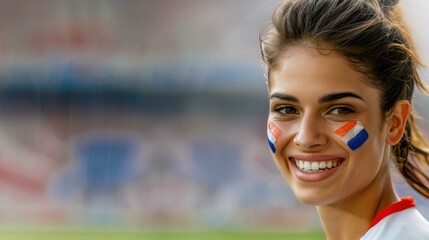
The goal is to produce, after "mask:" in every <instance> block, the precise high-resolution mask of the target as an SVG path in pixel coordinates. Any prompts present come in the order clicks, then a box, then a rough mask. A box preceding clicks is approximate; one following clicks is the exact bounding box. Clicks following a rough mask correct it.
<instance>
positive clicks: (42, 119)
mask: <svg viewBox="0 0 429 240" xmlns="http://www.w3.org/2000/svg"><path fill="white" fill-rule="evenodd" d="M278 2H279V1H276V0H264V1H262V0H218V1H209V0H181V1H174V0H162V1H155V0H141V1H138V0H123V1H114V0H103V1H101V0H91V1H85V0H70V1H66V0H58V1H54V0H37V1H36V0H34V1H30V0H27V1H24V0H23V1H13V0H9V1H5V0H2V1H0V54H1V56H2V57H1V58H0V119H1V120H0V229H2V230H1V231H0V236H3V238H5V239H36V235H37V234H35V232H38V234H41V233H43V232H44V231H46V230H55V231H54V233H52V234H54V235H51V238H52V239H59V238H58V236H57V235H55V233H58V231H59V232H62V235H61V237H63V239H69V238H65V237H66V236H69V237H70V239H73V238H79V239H90V237H91V236H92V235H91V236H89V237H88V238H84V237H83V236H81V235H79V237H76V235H73V234H77V232H79V231H97V232H98V234H99V235H100V236H98V235H97V234H95V233H94V232H93V234H95V235H97V236H98V237H100V238H104V239H106V238H105V237H106V236H104V235H103V234H104V231H107V232H108V231H112V230H114V231H116V230H117V231H128V232H129V234H128V235H127V236H128V238H127V237H125V236H122V235H121V237H117V238H116V239H137V238H141V237H142V236H141V235H138V236H135V235H134V232H135V231H137V232H140V231H142V232H143V233H146V234H147V235H145V236H146V238H145V239H193V238H191V237H190V236H188V235H186V232H193V231H196V232H201V231H208V232H210V234H208V235H205V238H204V239H241V238H244V237H245V238H246V239H253V238H255V236H256V237H258V236H259V235H254V234H250V235H246V232H248V231H250V232H255V231H257V232H259V231H261V232H264V233H266V234H268V233H271V234H272V235H269V236H270V239H280V237H281V238H282V239H322V238H323V235H321V234H320V231H321V226H320V223H319V220H318V217H317V214H316V213H315V211H314V209H313V207H309V206H305V205H303V204H301V203H300V202H298V201H297V200H296V198H295V197H294V195H293V193H292V192H291V191H290V189H289V188H288V186H287V185H286V184H285V183H284V182H283V180H282V178H281V176H280V173H279V172H278V171H277V169H276V167H275V165H274V163H273V161H272V160H271V158H270V156H269V151H268V148H267V146H266V144H265V142H266V140H265V139H266V136H265V121H266V116H267V106H268V100H267V93H266V86H265V79H264V76H263V70H262V67H261V65H260V60H259V49H258V32H259V29H260V28H261V26H262V25H263V23H264V22H266V21H268V20H269V18H270V15H271V12H272V11H273V9H274V8H275V6H276V4H277V3H278ZM402 3H403V5H404V7H405V13H406V16H407V18H408V19H409V22H410V24H411V27H412V31H413V33H414V34H415V36H416V42H417V46H418V48H419V50H421V55H422V58H423V59H424V60H425V61H426V62H429V47H428V46H429V45H428V43H429V35H428V33H427V32H425V24H426V22H427V21H428V16H427V13H426V12H425V9H428V7H429V2H427V1H424V0H408V1H402ZM423 74H424V76H425V79H429V78H428V74H427V73H426V72H423ZM416 102H417V103H418V104H417V109H418V110H419V111H420V113H421V115H422V116H423V117H426V118H428V117H429V112H428V108H427V104H428V99H427V98H426V99H423V98H421V97H420V95H419V94H416ZM421 123H422V124H421V125H422V127H423V128H424V129H425V130H424V131H425V134H427V135H429V134H428V132H429V128H428V127H427V126H428V125H427V122H423V121H422V122H421ZM397 185H398V187H399V189H400V192H401V195H407V194H411V195H414V196H416V197H417V201H418V204H419V205H418V208H419V209H420V210H421V211H422V212H423V213H424V214H425V216H426V217H429V208H428V202H427V200H424V199H422V198H420V197H418V195H417V194H416V193H414V192H413V191H412V190H410V189H409V188H408V187H407V186H406V185H405V184H404V183H403V182H402V181H400V180H398V182H397ZM176 231H180V232H182V233H181V234H182V235H180V234H179V235H177V234H173V235H162V234H164V233H165V232H173V233H177V232H176ZM213 231H214V232H213ZM231 231H232V233H231ZM234 231H239V232H241V235H240V234H239V235H234V233H233V232H234ZM284 231H286V232H287V231H294V232H310V233H311V232H316V233H315V234H308V235H300V234H299V233H297V234H296V235H281V234H280V233H279V232H284ZM22 232H27V233H28V234H27V235H25V234H24V235H22ZM150 232H152V235H150V234H149V233H150ZM153 232H161V235H162V236H161V235H156V234H154V233H153ZM216 234H218V235H216ZM222 234H223V235H222ZM279 234H280V235H279ZM95 235H94V236H95ZM29 236H30V237H29ZM114 236H116V235H113V237H114ZM163 236H164V237H163ZM174 236H176V238H174ZM180 236H181V237H180ZM207 236H212V238H209V237H207ZM240 236H241V238H240ZM251 236H253V238H252V237H251ZM264 236H268V235H264ZM276 236H277V238H276ZM285 236H288V237H289V238H285ZM113 237H112V236H111V238H112V239H113ZM134 237H135V238H134ZM200 237H201V236H199V235H197V237H196V238H195V239H199V238H200ZM259 238H260V236H259ZM40 239H50V238H49V237H48V236H45V235H43V236H41V237H40ZM91 239H92V238H91ZM109 239H110V238H109ZM255 239H256V238H255Z"/></svg>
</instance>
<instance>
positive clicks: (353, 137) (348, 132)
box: [335, 120, 368, 151]
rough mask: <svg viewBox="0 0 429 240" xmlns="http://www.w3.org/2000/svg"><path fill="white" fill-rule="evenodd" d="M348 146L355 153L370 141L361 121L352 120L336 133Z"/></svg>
mask: <svg viewBox="0 0 429 240" xmlns="http://www.w3.org/2000/svg"><path fill="white" fill-rule="evenodd" d="M335 134H337V135H339V136H340V137H341V139H342V140H343V141H344V142H345V143H346V144H347V146H348V147H349V148H350V149H351V150H353V151H355V150H357V149H358V148H359V147H361V146H362V145H363V144H364V143H365V142H366V140H367V139H368V132H367V131H366V130H365V128H364V127H363V126H362V124H361V123H360V122H359V121H356V120H352V121H349V122H347V123H346V124H344V125H343V126H341V127H340V128H338V129H337V130H336V131H335Z"/></svg>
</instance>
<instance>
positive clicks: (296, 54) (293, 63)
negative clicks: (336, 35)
mask: <svg viewBox="0 0 429 240" xmlns="http://www.w3.org/2000/svg"><path fill="white" fill-rule="evenodd" d="M269 87H270V90H272V89H275V88H291V89H293V88H301V87H307V88H312V89H313V88H332V89H337V90H340V88H346V89H350V88H354V87H357V88H372V87H371V86H369V84H368V78H367V77H366V76H365V75H364V74H362V73H361V72H358V71H356V70H355V69H354V68H352V66H351V63H350V62H349V61H348V60H347V59H346V58H345V57H343V56H342V55H341V54H339V53H337V52H335V51H330V52H320V51H319V50H318V49H317V48H313V47H300V46H299V47H293V48H290V49H288V50H286V51H284V52H283V53H282V54H281V55H279V57H278V58H277V61H276V65H275V68H273V69H272V70H271V72H270V79H269Z"/></svg>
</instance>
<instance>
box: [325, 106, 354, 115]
mask: <svg viewBox="0 0 429 240" xmlns="http://www.w3.org/2000/svg"><path fill="white" fill-rule="evenodd" d="M351 113H355V110H353V109H352V108H350V107H346V106H341V107H334V108H332V109H330V110H329V111H328V114H330V115H335V116H344V115H347V114H351Z"/></svg>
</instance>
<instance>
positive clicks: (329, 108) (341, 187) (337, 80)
mask: <svg viewBox="0 0 429 240" xmlns="http://www.w3.org/2000/svg"><path fill="white" fill-rule="evenodd" d="M365 79H366V77H365V75H363V74H362V73H359V72H357V71H355V70H354V69H353V68H351V66H350V64H349V62H348V61H347V60H346V59H345V58H344V57H342V56H341V55H340V54H338V53H336V52H332V53H330V54H324V55H322V54H320V53H319V52H318V50H317V49H315V48H310V47H294V48H291V49H288V50H287V51H286V52H284V53H283V54H282V55H281V56H279V57H278V59H277V67H276V68H275V69H273V70H271V72H270V79H269V94H270V113H269V118H268V126H269V127H270V128H273V126H275V127H276V128H278V129H279V132H281V134H279V135H278V137H277V138H276V141H275V149H276V151H275V153H274V152H273V153H272V156H273V158H274V160H275V162H276V164H277V166H278V168H279V169H280V171H281V172H282V174H283V176H284V177H285V179H286V181H287V182H288V183H289V185H290V186H291V188H292V190H293V191H294V192H295V195H296V196H297V197H298V198H299V199H300V200H301V201H303V202H306V203H310V204H315V205H325V204H333V203H336V202H340V201H341V200H343V199H346V198H348V197H350V196H353V194H359V193H360V192H362V190H364V189H366V188H368V186H369V185H370V184H374V181H373V180H374V179H376V176H377V175H379V174H386V171H388V168H387V164H385V163H386V162H387V161H386V159H387V154H386V153H387V151H386V149H387V145H386V136H387V132H388V129H389V128H388V125H387V124H386V121H385V119H384V118H383V116H384V115H383V113H382V111H381V109H380V100H379V99H380V92H379V90H377V89H375V88H373V87H371V86H369V85H368V83H366V82H365ZM347 124H349V125H350V124H357V125H359V129H364V130H365V131H366V133H367V136H366V138H365V139H364V140H363V141H361V142H360V143H359V144H358V145H357V147H355V148H351V147H350V146H348V145H347V141H344V138H343V137H342V136H341V135H339V134H338V131H337V130H338V129H341V128H342V127H343V126H344V125H347ZM353 126H354V125H353ZM353 126H352V127H353ZM343 128H345V127H343ZM350 129H351V128H350ZM336 131H337V133H336ZM359 131H360V130H359Z"/></svg>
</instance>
